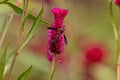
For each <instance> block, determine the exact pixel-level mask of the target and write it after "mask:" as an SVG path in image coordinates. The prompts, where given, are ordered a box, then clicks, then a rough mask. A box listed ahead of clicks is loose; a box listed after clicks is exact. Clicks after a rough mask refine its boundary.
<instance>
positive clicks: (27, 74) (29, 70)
mask: <svg viewBox="0 0 120 80" xmlns="http://www.w3.org/2000/svg"><path fill="white" fill-rule="evenodd" d="M31 70H32V66H30V67H29V68H28V69H27V70H26V71H25V72H23V73H22V74H21V75H20V76H19V77H18V79H17V80H26V79H27V78H28V76H29V74H30V72H31Z"/></svg>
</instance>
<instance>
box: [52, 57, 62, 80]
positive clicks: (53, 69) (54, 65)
mask: <svg viewBox="0 0 120 80" xmlns="http://www.w3.org/2000/svg"><path fill="white" fill-rule="evenodd" d="M59 64H60V61H58V62H57V63H56V64H55V55H54V56H53V61H52V68H51V75H50V80H53V77H54V74H55V71H56V70H57V67H58V66H59Z"/></svg>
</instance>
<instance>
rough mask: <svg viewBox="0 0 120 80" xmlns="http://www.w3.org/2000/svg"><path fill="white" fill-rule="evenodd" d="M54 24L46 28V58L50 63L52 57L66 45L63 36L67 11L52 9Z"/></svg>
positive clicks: (57, 8) (59, 52)
mask: <svg viewBox="0 0 120 80" xmlns="http://www.w3.org/2000/svg"><path fill="white" fill-rule="evenodd" d="M51 11H52V13H53V14H54V20H55V21H54V23H53V24H52V25H51V27H48V28H47V29H48V36H49V38H48V45H47V49H46V50H47V58H48V60H49V61H52V58H53V55H56V54H61V53H62V52H63V51H64V46H65V44H67V39H66V36H65V26H64V18H65V16H66V15H67V13H68V10H66V9H62V8H59V7H56V8H53V9H52V10H51Z"/></svg>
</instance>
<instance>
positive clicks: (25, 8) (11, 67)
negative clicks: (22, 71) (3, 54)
mask: <svg viewBox="0 0 120 80" xmlns="http://www.w3.org/2000/svg"><path fill="white" fill-rule="evenodd" d="M28 1H29V0H24V6H23V14H22V19H21V27H22V23H23V21H24V18H25V16H26V14H27V8H28ZM23 32H24V29H22V30H20V37H19V39H18V45H17V49H16V52H15V55H14V57H13V60H12V64H11V66H10V71H9V73H8V77H7V80H10V76H11V74H12V71H13V68H14V64H15V61H16V58H17V56H18V54H19V52H18V49H19V45H20V44H21V41H22V36H23Z"/></svg>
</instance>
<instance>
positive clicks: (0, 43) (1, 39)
mask: <svg viewBox="0 0 120 80" xmlns="http://www.w3.org/2000/svg"><path fill="white" fill-rule="evenodd" d="M12 18H13V14H10V17H9V19H7V22H6V26H5V28H4V31H3V34H2V36H1V38H0V47H1V46H2V44H3V40H4V38H5V36H6V33H7V30H8V28H9V25H10V22H11V20H12Z"/></svg>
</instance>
